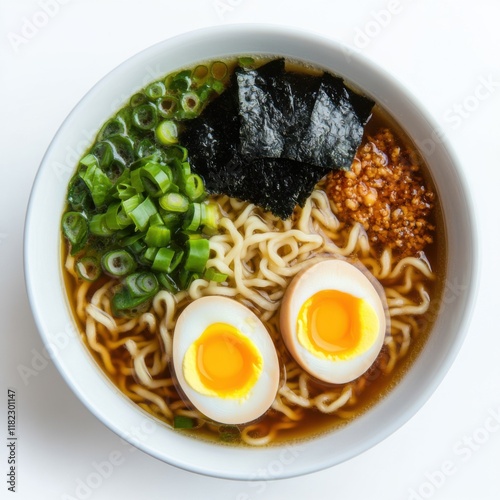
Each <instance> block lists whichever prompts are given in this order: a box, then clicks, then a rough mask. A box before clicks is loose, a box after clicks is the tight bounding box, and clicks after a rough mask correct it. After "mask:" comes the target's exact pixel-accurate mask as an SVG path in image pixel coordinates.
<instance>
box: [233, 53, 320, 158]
mask: <svg viewBox="0 0 500 500" xmlns="http://www.w3.org/2000/svg"><path fill="white" fill-rule="evenodd" d="M235 73H236V82H237V88H238V104H239V110H238V112H239V116H240V153H241V155H242V156H244V157H245V158H249V159H250V158H253V159H254V158H289V159H292V160H297V159H298V158H297V157H296V156H295V155H294V154H292V153H291V151H293V150H294V149H295V148H296V144H297V141H299V140H300V139H301V137H302V135H303V134H304V124H307V123H309V118H310V116H311V113H312V111H313V108H314V103H315V101H316V94H317V92H318V89H319V87H320V83H321V79H320V78H319V77H315V76H311V75H306V74H297V73H291V72H286V71H285V60H284V59H276V60H274V61H271V62H269V63H267V64H265V65H263V66H261V67H260V68H258V69H255V70H245V69H243V68H238V69H236V72H235Z"/></svg>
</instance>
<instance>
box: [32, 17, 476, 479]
mask: <svg viewBox="0 0 500 500" xmlns="http://www.w3.org/2000/svg"><path fill="white" fill-rule="evenodd" d="M472 214H473V212H472V207H471V203H470V200H469V195H468V192H467V189H466V187H465V183H464V180H463V178H462V174H461V171H460V168H459V166H458V164H457V161H456V159H455V157H454V156H453V154H452V153H451V152H450V149H449V147H448V146H447V144H446V140H445V139H444V138H443V137H442V135H440V134H438V133H437V129H436V127H435V125H434V123H433V121H432V120H431V119H430V118H429V117H428V116H427V115H426V113H425V112H424V111H422V109H421V107H420V106H419V105H418V104H417V103H416V102H415V100H414V99H413V98H412V97H411V96H410V95H409V94H408V92H407V91H406V90H405V89H404V88H403V87H402V86H401V85H400V84H399V83H398V82H397V81H396V80H395V79H394V78H393V77H391V76H389V75H387V74H386V73H384V72H383V71H382V70H381V69H379V68H377V67H376V66H374V65H373V64H372V63H371V62H369V61H367V60H366V59H364V58H363V57H361V56H360V55H359V54H357V53H353V52H351V51H349V50H348V49H346V48H345V47H343V46H342V45H340V44H338V43H336V42H334V41H331V40H326V39H323V38H320V37H317V36H315V35H311V34H306V33H302V32H299V31H297V30H292V29H288V28H283V27H272V26H256V25H249V26H225V27H218V28H213V29H208V30H202V31H197V32H193V33H188V34H184V35H181V36H178V37H176V38H173V39H170V40H166V41H164V42H161V43H159V44H157V45H155V46H153V47H151V48H149V49H146V50H145V51H143V52H141V53H139V54H138V55H136V56H134V57H132V58H131V59H129V60H127V61H126V62H124V63H123V64H122V65H121V66H119V67H117V68H116V69H115V70H113V71H112V72H111V73H110V74H109V75H107V76H106V77H105V78H103V79H102V80H101V81H100V82H99V83H97V84H96V85H95V87H94V88H93V89H92V90H91V91H90V92H89V93H88V94H87V95H86V96H85V97H84V98H83V99H82V100H81V102H80V103H79V104H78V105H77V106H76V107H75V109H74V110H73V111H72V113H71V114H70V115H69V116H68V118H67V119H66V121H65V122H64V123H63V125H62V126H61V128H60V130H59V131H58V133H57V135H56V137H55V138H54V140H53V142H52V143H51V145H50V147H49V149H48V151H47V153H46V155H45V157H44V159H43V162H42V165H41V167H40V169H39V172H38V175H37V177H36V180H35V184H34V187H33V191H32V195H31V198H30V204H29V210H28V216H27V220H26V238H25V265H26V280H27V288H28V293H29V297H30V302H31V306H32V310H33V314H34V317H35V320H36V323H37V326H38V328H39V330H40V332H41V335H42V337H43V339H44V342H45V344H46V346H47V349H48V350H49V351H50V352H51V354H52V357H53V360H54V362H55V364H56V365H57V367H58V369H59V370H60V372H61V374H62V375H63V377H64V378H65V379H66V381H67V383H68V384H69V386H70V387H71V388H72V389H73V391H74V392H75V393H76V394H77V395H78V397H79V398H80V399H81V401H82V402H83V403H84V404H85V405H86V406H87V407H88V408H89V409H90V410H91V411H92V412H93V413H94V414H95V415H96V416H97V417H98V418H99V419H100V420H101V421H102V422H104V423H105V424H106V425H107V426H108V427H109V428H111V429H112V430H113V431H115V432H116V433H117V434H118V435H120V436H121V437H123V438H124V439H126V440H128V441H129V442H131V443H132V444H134V445H136V446H137V447H139V448H140V449H142V450H144V451H145V452H147V453H149V454H151V455H153V456H155V457H157V458H159V459H161V460H163V461H165V462H167V463H169V464H172V465H174V466H178V467H181V468H184V469H187V470H190V471H194V472H199V473H203V474H208V475H212V476H218V477H224V478H233V479H256V478H261V477H264V476H265V477H273V478H283V477H292V476H296V475H300V474H304V473H308V472H312V471H316V470H320V469H323V468H325V467H330V466H332V465H335V464H338V463H340V462H342V461H344V460H347V459H349V458H351V457H353V456H355V455H357V454H359V453H361V452H363V451H364V450H366V449H368V448H370V447H371V446H373V445H375V444H377V443H378V442H380V441H381V440H382V439H384V438H385V437H387V436H388V435H389V434H391V433H392V432H394V431H395V430H396V429H397V428H398V427H400V426H401V425H402V424H403V423H405V422H406V421H407V420H408V419H409V418H410V417H411V416H412V415H413V414H415V412H417V411H418V409H419V408H420V407H421V406H422V405H423V404H424V402H425V401H426V400H427V399H428V398H429V396H430V395H431V394H432V392H433V391H434V390H435V388H436V387H437V385H438V384H439V382H440V381H441V380H442V378H443V377H444V375H445V373H446V371H447V370H448V368H449V367H450V365H451V363H452V361H453V359H454V358H455V356H456V354H457V352H458V349H459V347H460V345H461V343H462V341H463V339H464V336H465V334H466V326H467V322H468V318H469V316H470V313H471V308H472V302H473V297H474V291H475V288H476V285H475V284H476V274H477V273H476V262H477V254H476V248H475V245H476V236H475V226H474V223H473V216H472ZM62 404H64V403H63V402H62ZM262 471H264V472H265V474H264V476H263V475H262V474H263V473H262Z"/></svg>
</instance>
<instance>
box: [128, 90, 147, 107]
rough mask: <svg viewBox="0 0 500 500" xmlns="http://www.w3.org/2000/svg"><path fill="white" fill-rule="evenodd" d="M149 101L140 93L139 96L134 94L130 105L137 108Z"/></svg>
mask: <svg viewBox="0 0 500 500" xmlns="http://www.w3.org/2000/svg"><path fill="white" fill-rule="evenodd" d="M146 101H147V98H146V96H145V95H144V94H143V93H142V92H139V93H137V94H134V95H133V96H132V97H131V98H130V105H131V106H132V107H133V108H135V107H136V106H140V105H141V104H144V103H145V102H146Z"/></svg>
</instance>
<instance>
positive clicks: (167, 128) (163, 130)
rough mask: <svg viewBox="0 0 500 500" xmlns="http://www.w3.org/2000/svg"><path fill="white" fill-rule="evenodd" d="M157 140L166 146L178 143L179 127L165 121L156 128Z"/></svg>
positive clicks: (169, 121)
mask: <svg viewBox="0 0 500 500" xmlns="http://www.w3.org/2000/svg"><path fill="white" fill-rule="evenodd" d="M156 138H157V139H158V141H159V142H160V143H161V144H164V145H166V146H168V145H170V144H175V143H176V142H177V141H178V132H177V125H176V124H175V122H174V121H172V120H164V121H162V122H161V123H160V124H159V125H158V126H157V127H156Z"/></svg>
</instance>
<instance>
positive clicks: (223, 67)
mask: <svg viewBox="0 0 500 500" xmlns="http://www.w3.org/2000/svg"><path fill="white" fill-rule="evenodd" d="M227 71H228V70H227V64H226V63H224V62H222V61H215V62H213V63H212V65H211V66H210V75H211V76H212V77H213V78H215V79H216V80H224V78H226V76H227Z"/></svg>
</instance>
